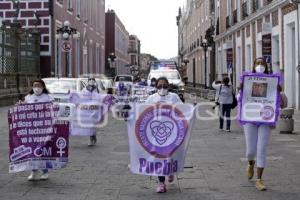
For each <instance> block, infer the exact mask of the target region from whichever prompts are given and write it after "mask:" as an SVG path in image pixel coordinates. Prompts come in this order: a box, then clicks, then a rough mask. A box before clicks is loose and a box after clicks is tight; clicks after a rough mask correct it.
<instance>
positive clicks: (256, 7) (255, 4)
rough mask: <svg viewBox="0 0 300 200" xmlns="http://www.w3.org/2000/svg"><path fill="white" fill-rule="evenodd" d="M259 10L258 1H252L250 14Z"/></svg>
mask: <svg viewBox="0 0 300 200" xmlns="http://www.w3.org/2000/svg"><path fill="white" fill-rule="evenodd" d="M258 9H259V0H252V12H256V11H257V10H258Z"/></svg>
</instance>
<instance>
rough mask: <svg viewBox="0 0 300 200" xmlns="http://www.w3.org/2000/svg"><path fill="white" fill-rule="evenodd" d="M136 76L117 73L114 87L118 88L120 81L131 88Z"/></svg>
mask: <svg viewBox="0 0 300 200" xmlns="http://www.w3.org/2000/svg"><path fill="white" fill-rule="evenodd" d="M133 80H134V77H133V76H131V75H117V76H116V77H115V80H114V89H116V88H118V86H119V83H120V82H122V83H124V85H126V87H129V88H131V86H132V85H133Z"/></svg>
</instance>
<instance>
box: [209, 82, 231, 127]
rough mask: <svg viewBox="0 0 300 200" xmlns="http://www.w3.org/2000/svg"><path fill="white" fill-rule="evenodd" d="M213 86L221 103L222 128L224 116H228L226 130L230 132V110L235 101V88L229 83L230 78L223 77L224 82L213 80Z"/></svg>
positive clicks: (218, 101)
mask: <svg viewBox="0 0 300 200" xmlns="http://www.w3.org/2000/svg"><path fill="white" fill-rule="evenodd" d="M212 86H213V88H214V89H216V99H217V100H216V103H218V104H219V105H220V111H219V116H220V126H219V128H220V130H223V124H224V116H225V117H226V131H227V132H230V112H231V106H232V102H233V88H232V86H231V85H229V78H228V77H225V78H223V82H222V83H221V82H217V81H215V82H213V84H212Z"/></svg>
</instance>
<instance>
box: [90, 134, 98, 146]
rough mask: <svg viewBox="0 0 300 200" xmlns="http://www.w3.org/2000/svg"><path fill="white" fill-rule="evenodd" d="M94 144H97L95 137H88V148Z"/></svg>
mask: <svg viewBox="0 0 300 200" xmlns="http://www.w3.org/2000/svg"><path fill="white" fill-rule="evenodd" d="M96 143H97V137H96V135H92V136H90V141H89V144H88V146H94V145H95V144H96Z"/></svg>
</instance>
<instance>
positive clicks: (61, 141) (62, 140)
mask: <svg viewBox="0 0 300 200" xmlns="http://www.w3.org/2000/svg"><path fill="white" fill-rule="evenodd" d="M66 146H67V142H66V140H65V138H63V137H59V138H58V139H57V140H56V147H57V148H58V149H59V151H57V153H58V154H59V156H60V157H62V155H63V154H64V153H65V151H63V149H64V148H66Z"/></svg>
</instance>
